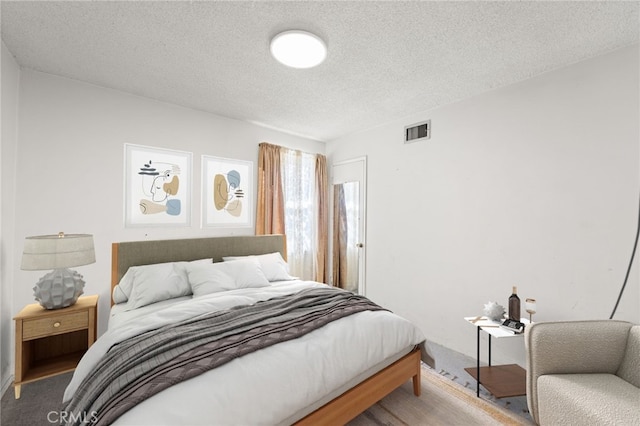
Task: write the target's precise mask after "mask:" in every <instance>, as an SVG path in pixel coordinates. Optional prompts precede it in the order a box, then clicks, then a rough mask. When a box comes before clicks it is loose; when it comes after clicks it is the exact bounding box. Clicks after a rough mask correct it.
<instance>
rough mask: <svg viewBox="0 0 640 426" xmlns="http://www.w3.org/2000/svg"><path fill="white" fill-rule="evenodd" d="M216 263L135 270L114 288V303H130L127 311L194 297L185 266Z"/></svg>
mask: <svg viewBox="0 0 640 426" xmlns="http://www.w3.org/2000/svg"><path fill="white" fill-rule="evenodd" d="M212 262H213V259H200V260H194V261H192V262H166V263H155V264H151V265H141V266H132V267H131V268H129V269H128V270H127V272H126V273H125V274H124V276H123V277H122V279H121V280H120V282H119V283H118V285H117V286H115V287H114V288H113V294H112V296H113V300H114V302H115V303H124V302H127V310H131V309H136V308H139V307H142V306H146V305H148V304H150V303H155V302H160V301H162V300H167V299H172V298H174V297H180V296H187V295H189V294H191V287H190V286H189V281H188V279H187V271H186V266H187V265H189V264H207V263H209V264H210V263H212Z"/></svg>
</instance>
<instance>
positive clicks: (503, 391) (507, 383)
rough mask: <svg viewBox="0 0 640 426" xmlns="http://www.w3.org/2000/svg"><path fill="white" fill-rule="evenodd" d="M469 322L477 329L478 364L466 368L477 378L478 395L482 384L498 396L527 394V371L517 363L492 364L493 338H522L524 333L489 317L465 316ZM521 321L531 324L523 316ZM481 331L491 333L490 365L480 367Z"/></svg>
mask: <svg viewBox="0 0 640 426" xmlns="http://www.w3.org/2000/svg"><path fill="white" fill-rule="evenodd" d="M464 319H465V320H466V321H467V322H468V323H469V324H471V325H474V326H475V327H476V330H477V343H476V345H477V346H476V366H475V367H469V368H465V371H466V372H467V373H469V374H470V375H471V376H472V377H473V378H474V379H476V396H478V397H480V384H482V386H484V387H485V388H486V389H487V390H488V391H489V392H491V394H493V395H494V396H495V397H496V398H505V397H510V396H521V395H526V393H527V390H526V384H527V378H526V371H525V369H524V368H522V367H520V366H519V365H517V364H507V365H491V338H492V337H495V338H497V339H501V338H514V337H516V338H521V337H522V336H523V335H524V334H523V333H520V334H516V333H514V332H512V331H509V330H505V329H503V328H501V327H500V324H501V322H499V321H492V320H490V319H488V318H487V317H483V316H478V317H465V318H464ZM520 322H522V323H524V324H525V327H526V326H527V325H528V324H529V320H528V319H526V318H521V319H520ZM480 331H484V332H485V333H487V334H488V335H489V354H488V355H489V356H488V364H489V365H488V366H487V367H480Z"/></svg>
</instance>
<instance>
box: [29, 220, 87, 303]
mask: <svg viewBox="0 0 640 426" xmlns="http://www.w3.org/2000/svg"><path fill="white" fill-rule="evenodd" d="M95 261H96V254H95V249H94V247H93V235H89V234H65V233H64V232H60V233H58V234H57V235H39V236H34V237H27V238H26V239H25V242H24V250H23V253H22V264H21V266H20V269H22V270H25V271H40V270H47V269H53V271H51V272H49V273H48V274H46V275H45V276H43V277H42V278H40V281H38V283H37V284H36V286H35V287H34V288H33V292H34V293H33V294H34V296H35V298H36V300H37V301H38V302H39V303H40V304H41V305H42V306H43V307H44V308H46V309H60V308H66V307H67V306H71V305H73V304H74V303H76V301H77V300H78V297H79V296H80V295H81V294H82V293H83V288H84V280H83V279H82V275H80V274H79V273H77V272H76V271H72V270H70V269H68V268H71V267H73V266H82V265H88V264H90V263H94V262H95Z"/></svg>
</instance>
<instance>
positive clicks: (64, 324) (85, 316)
mask: <svg viewBox="0 0 640 426" xmlns="http://www.w3.org/2000/svg"><path fill="white" fill-rule="evenodd" d="M88 326H89V313H88V312H87V311H84V312H73V313H69V314H64V315H56V316H51V317H47V318H40V319H34V320H25V321H24V322H23V325H22V339H23V340H31V339H37V338H39V337H46V336H53V335H55V334H60V333H66V332H67V331H72V330H81V329H83V328H87V327H88Z"/></svg>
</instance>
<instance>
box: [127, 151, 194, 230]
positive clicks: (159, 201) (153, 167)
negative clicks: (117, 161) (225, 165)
mask: <svg viewBox="0 0 640 426" xmlns="http://www.w3.org/2000/svg"><path fill="white" fill-rule="evenodd" d="M124 147H125V203H124V206H125V214H124V219H125V226H127V227H131V226H165V227H166V226H189V225H190V224H191V163H192V154H191V153H190V152H184V151H174V150H171V149H162V148H153V147H148V146H141V145H131V144H125V145H124Z"/></svg>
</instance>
